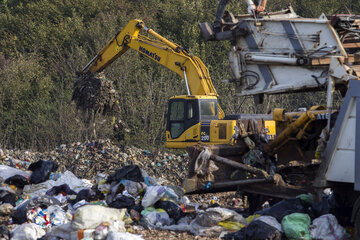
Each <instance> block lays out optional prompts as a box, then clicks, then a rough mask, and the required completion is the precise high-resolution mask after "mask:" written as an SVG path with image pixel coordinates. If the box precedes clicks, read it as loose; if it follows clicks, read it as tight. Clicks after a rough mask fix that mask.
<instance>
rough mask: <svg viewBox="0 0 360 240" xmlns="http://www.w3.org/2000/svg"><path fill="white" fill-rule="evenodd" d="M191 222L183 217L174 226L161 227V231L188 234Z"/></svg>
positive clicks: (188, 218)
mask: <svg viewBox="0 0 360 240" xmlns="http://www.w3.org/2000/svg"><path fill="white" fill-rule="evenodd" d="M191 221H192V219H191V218H190V217H183V218H181V219H180V220H179V221H178V223H177V224H176V225H169V226H162V227H161V229H163V230H169V231H182V232H189V231H190V229H191V227H190V223H191Z"/></svg>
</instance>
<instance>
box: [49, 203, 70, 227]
mask: <svg viewBox="0 0 360 240" xmlns="http://www.w3.org/2000/svg"><path fill="white" fill-rule="evenodd" d="M47 212H48V214H49V215H50V221H51V224H52V226H59V225H62V224H66V223H67V222H68V221H69V219H68V218H67V216H66V212H65V211H64V210H63V209H62V208H61V207H60V206H57V205H53V206H50V207H48V208H47Z"/></svg>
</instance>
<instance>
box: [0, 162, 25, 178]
mask: <svg viewBox="0 0 360 240" xmlns="http://www.w3.org/2000/svg"><path fill="white" fill-rule="evenodd" d="M15 175H21V176H24V177H26V178H30V173H28V172H25V171H22V170H20V169H16V168H13V167H9V166H6V165H0V177H1V178H2V179H4V180H5V179H8V178H10V177H13V176H15Z"/></svg>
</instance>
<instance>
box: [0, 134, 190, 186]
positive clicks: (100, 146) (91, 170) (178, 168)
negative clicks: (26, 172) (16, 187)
mask: <svg viewBox="0 0 360 240" xmlns="http://www.w3.org/2000/svg"><path fill="white" fill-rule="evenodd" d="M0 154H1V153H0ZM3 155H4V156H6V159H4V161H5V162H6V163H7V164H8V165H10V166H13V167H15V166H16V167H23V168H25V169H27V167H28V166H29V165H30V163H32V162H36V161H39V160H42V159H47V160H52V161H54V162H56V163H58V164H59V171H61V172H65V171H66V170H69V171H71V172H73V173H74V174H75V175H76V176H77V177H80V178H88V179H92V178H93V176H94V175H96V173H97V172H102V173H107V174H109V173H111V172H112V171H115V170H116V169H118V168H121V167H124V166H125V165H130V164H136V165H138V166H139V167H141V168H142V169H144V170H145V171H146V172H148V173H149V175H150V176H153V177H155V178H157V179H158V180H160V181H167V182H168V183H172V184H175V185H181V180H182V179H184V178H185V176H186V174H187V166H188V161H189V160H188V158H187V157H186V156H187V154H184V155H178V156H177V155H175V154H169V153H162V152H157V153H153V152H150V151H149V150H144V149H139V148H136V147H134V146H131V147H130V146H119V145H116V144H113V143H112V142H111V141H110V140H97V141H87V142H83V143H81V142H76V143H71V144H61V145H60V146H59V147H58V148H56V149H55V150H53V151H50V152H46V153H38V152H30V151H20V150H4V153H3Z"/></svg>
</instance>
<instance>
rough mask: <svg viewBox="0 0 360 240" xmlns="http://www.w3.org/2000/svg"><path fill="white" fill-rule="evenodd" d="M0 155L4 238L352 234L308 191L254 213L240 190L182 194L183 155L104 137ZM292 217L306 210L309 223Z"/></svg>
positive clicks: (271, 236)
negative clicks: (317, 204) (41, 150)
mask: <svg viewBox="0 0 360 240" xmlns="http://www.w3.org/2000/svg"><path fill="white" fill-rule="evenodd" d="M1 154H2V156H0V157H1V159H2V165H0V170H1V169H7V171H0V177H1V178H2V179H3V180H2V182H3V183H2V185H1V190H2V193H3V194H2V195H3V197H2V198H0V201H1V204H2V205H0V217H1V219H2V223H3V226H2V228H1V234H2V236H3V238H4V239H9V237H10V236H9V235H11V237H12V238H13V239H25V238H26V239H37V238H42V239H135V240H140V239H170V238H177V239H179V238H181V239H184V240H185V239H194V235H195V236H196V239H204V240H205V239H218V238H223V239H262V238H267V239H281V238H282V237H283V238H284V237H285V236H288V235H289V236H293V235H294V234H295V235H296V234H298V232H299V231H300V230H299V231H298V230H297V229H298V228H300V227H301V229H302V230H301V231H300V233H299V234H302V232H304V231H305V232H306V234H307V235H306V236H308V235H309V236H310V233H311V237H313V238H318V237H317V235H319V236H320V235H321V236H325V235H327V234H330V233H328V232H326V231H325V232H324V231H322V229H323V227H321V226H323V225H324V224H327V223H329V224H331V226H333V228H334V229H337V234H339V236H340V235H341V236H347V234H346V233H345V230H344V228H342V227H341V226H340V225H339V224H338V223H337V221H336V217H335V216H333V215H329V214H328V215H323V216H322V217H321V216H319V212H318V209H316V208H314V209H313V208H312V206H315V205H314V204H313V199H312V198H311V196H308V195H301V196H299V197H298V198H295V199H288V200H283V201H281V202H279V203H278V204H275V205H273V206H270V204H269V202H267V203H266V204H264V205H263V206H264V207H266V209H263V210H262V211H258V212H256V214H255V215H252V214H253V213H252V212H250V211H249V209H248V208H247V202H248V201H249V199H247V197H246V196H242V195H241V194H240V193H234V192H232V193H217V194H198V195H191V196H185V195H184V194H185V193H184V190H183V189H182V188H181V187H180V186H179V185H180V183H181V179H182V178H184V177H185V174H186V170H185V169H186V168H187V164H188V160H187V157H186V155H180V156H179V155H175V154H167V153H156V154H155V153H151V152H149V151H147V150H142V149H138V148H135V147H119V146H116V145H114V144H112V143H111V142H110V141H107V140H106V141H104V140H100V141H94V142H86V143H73V144H68V145H65V144H63V145H61V146H59V147H58V148H57V149H56V150H54V151H51V152H48V153H35V152H30V151H18V150H16V151H15V150H1ZM157 162H159V163H160V162H161V163H162V166H157V165H156V164H153V163H157ZM57 166H59V167H58V168H57ZM180 169H181V170H180ZM72 171H73V172H74V173H75V174H74V173H73V172H72ZM40 172H42V174H40ZM89 172H90V173H89ZM34 177H36V179H37V180H36V181H35V182H36V183H35V182H34V181H30V179H34ZM23 178H25V180H24V179H23ZM87 179H91V180H87ZM31 182H33V183H31ZM6 196H7V197H6ZM9 196H11V197H9ZM322 214H326V213H324V212H322ZM292 216H306V224H297V222H301V221H300V220H297V219H295V220H293V218H292ZM310 216H311V217H310ZM311 220H314V221H313V224H312V225H310V224H311ZM292 222H294V223H292ZM280 223H282V225H281V224H280ZM300 225H301V226H300ZM291 231H292V232H291ZM341 236H340V237H341Z"/></svg>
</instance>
